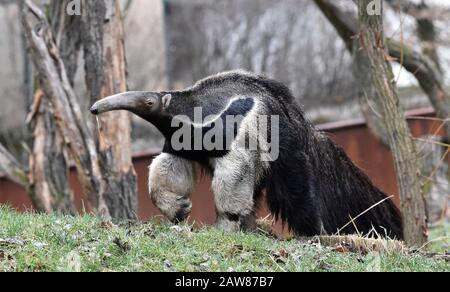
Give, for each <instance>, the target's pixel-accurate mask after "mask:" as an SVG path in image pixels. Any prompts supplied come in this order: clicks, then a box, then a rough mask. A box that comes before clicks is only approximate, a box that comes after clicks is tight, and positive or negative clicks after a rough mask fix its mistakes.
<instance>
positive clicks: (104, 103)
mask: <svg viewBox="0 0 450 292" xmlns="http://www.w3.org/2000/svg"><path fill="white" fill-rule="evenodd" d="M171 99H172V95H171V94H170V93H160V92H145V91H129V92H124V93H120V94H116V95H112V96H109V97H106V98H104V99H102V100H99V101H97V102H96V103H95V104H94V105H93V106H92V107H91V113H92V114H94V115H99V114H102V113H106V112H110V111H116V110H126V111H130V112H132V113H134V114H136V115H138V116H140V117H142V118H144V119H147V120H148V119H151V118H152V116H155V115H160V114H162V113H163V112H164V110H165V109H166V108H167V107H168V106H169V104H170V100H171Z"/></svg>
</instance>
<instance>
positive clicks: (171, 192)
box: [149, 153, 196, 223]
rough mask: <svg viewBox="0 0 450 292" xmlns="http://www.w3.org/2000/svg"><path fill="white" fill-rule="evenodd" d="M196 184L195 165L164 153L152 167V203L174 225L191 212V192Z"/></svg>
mask: <svg viewBox="0 0 450 292" xmlns="http://www.w3.org/2000/svg"><path fill="white" fill-rule="evenodd" d="M195 182H196V175H195V168H194V163H193V162H191V161H189V160H186V159H183V158H180V157H177V156H174V155H171V154H167V153H163V154H161V155H159V156H158V157H156V158H155V159H154V160H153V162H152V164H151V165H150V174H149V192H150V197H151V199H152V202H153V203H154V204H155V205H156V206H157V207H158V208H159V210H160V211H161V212H162V213H163V214H164V215H165V216H167V218H169V220H171V221H172V222H174V223H178V222H181V221H183V220H184V219H186V217H187V216H188V215H189V213H190V212H191V208H192V202H191V192H192V188H193V187H194V184H195Z"/></svg>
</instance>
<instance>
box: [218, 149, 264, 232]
mask: <svg viewBox="0 0 450 292" xmlns="http://www.w3.org/2000/svg"><path fill="white" fill-rule="evenodd" d="M212 167H213V169H214V177H213V181H212V189H213V192H214V199H215V203H216V209H217V223H216V226H217V227H218V228H220V229H223V230H226V231H237V230H240V229H245V230H248V229H254V228H255V226H256V224H255V215H254V208H255V202H254V190H255V181H256V180H255V163H254V159H253V156H252V155H251V153H249V152H248V151H245V150H242V151H239V150H232V151H231V152H229V153H228V154H227V155H226V156H224V157H222V158H217V159H214V160H213V161H212Z"/></svg>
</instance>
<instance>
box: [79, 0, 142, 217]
mask: <svg viewBox="0 0 450 292" xmlns="http://www.w3.org/2000/svg"><path fill="white" fill-rule="evenodd" d="M83 7H84V13H83V29H82V37H83V45H84V55H85V60H86V62H85V63H86V84H87V88H88V92H89V95H90V98H91V103H94V102H95V101H97V100H98V99H101V98H103V97H106V96H109V95H113V94H116V93H119V92H124V91H126V90H127V83H126V60H125V48H124V42H123V41H124V34H123V21H122V15H121V12H120V7H119V1H112V0H98V1H89V0H87V1H84V2H83ZM98 127H99V128H98V130H99V139H98V140H97V141H96V142H97V150H98V153H99V156H100V158H101V170H102V173H103V178H104V179H105V180H106V182H107V187H108V189H107V191H106V197H105V199H106V203H107V206H108V208H109V211H110V214H111V216H112V217H113V218H129V219H134V218H136V210H137V197H136V196H137V180H136V174H135V171H134V168H133V164H132V161H131V123H130V117H129V114H128V113H127V112H124V111H122V112H112V113H108V114H106V115H103V116H101V117H99V118H98Z"/></svg>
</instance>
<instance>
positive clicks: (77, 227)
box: [0, 207, 450, 272]
mask: <svg viewBox="0 0 450 292" xmlns="http://www.w3.org/2000/svg"><path fill="white" fill-rule="evenodd" d="M0 271H239V272H240V271H254V272H258V271H450V266H449V263H448V258H446V257H445V256H442V255H434V256H431V255H428V256H427V255H425V254H418V253H416V254H409V253H405V252H398V251H397V252H370V253H354V252H349V251H348V250H346V249H345V248H342V247H327V246H325V245H323V244H322V243H320V241H313V240H312V241H298V240H277V239H275V238H271V237H267V236H264V235H260V234H252V233H224V232H222V231H220V230H217V229H214V228H211V227H205V228H201V229H199V230H195V231H192V229H191V227H190V226H188V225H181V226H171V225H168V224H164V223H159V222H149V223H145V224H122V225H119V226H115V225H113V224H109V223H102V222H101V221H100V220H98V219H96V218H93V217H90V216H83V217H61V216H54V215H36V214H18V213H16V212H14V211H11V210H10V209H8V208H5V207H0Z"/></svg>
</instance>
